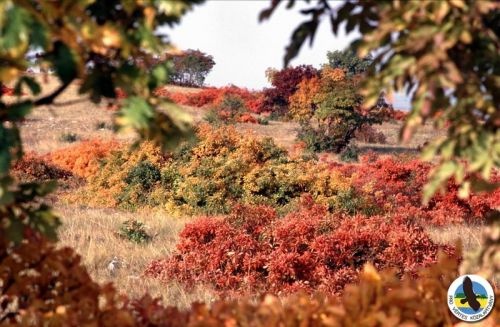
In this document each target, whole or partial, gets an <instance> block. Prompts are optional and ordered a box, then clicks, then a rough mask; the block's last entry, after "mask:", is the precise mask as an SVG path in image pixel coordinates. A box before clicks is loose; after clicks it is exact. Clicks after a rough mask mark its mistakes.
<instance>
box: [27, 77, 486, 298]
mask: <svg viewBox="0 0 500 327" xmlns="http://www.w3.org/2000/svg"><path fill="white" fill-rule="evenodd" d="M57 85H58V82H57V81H55V80H54V79H51V78H50V79H49V81H48V84H44V85H43V89H44V92H46V93H49V92H50V90H52V89H54V88H55V87H57ZM78 87H79V85H78V84H77V83H75V84H74V85H71V86H70V87H69V88H68V89H67V90H66V91H65V92H64V93H63V94H62V95H61V96H60V97H59V98H58V99H57V102H56V104H55V105H52V106H44V107H40V108H36V109H35V110H34V111H33V112H32V113H31V114H30V116H29V117H28V119H27V121H26V122H25V123H23V126H22V128H21V133H22V137H23V140H24V144H25V148H26V149H27V150H28V151H30V150H31V151H36V152H38V153H45V152H48V151H52V150H55V149H58V148H61V147H66V146H67V145H68V144H67V143H65V142H62V141H60V140H59V138H60V136H61V134H63V133H75V134H77V135H78V136H79V137H80V138H81V139H89V138H99V139H109V138H113V137H118V138H120V139H124V140H130V139H132V138H133V137H134V136H133V135H130V134H128V135H121V136H115V135H113V133H112V132H111V131H110V130H108V129H98V128H97V125H98V123H101V122H102V123H105V124H106V125H107V126H110V125H111V124H112V119H113V112H112V111H109V110H107V109H106V105H107V103H103V104H100V105H96V104H93V103H91V102H90V101H88V100H87V99H85V98H83V97H82V96H81V95H79V94H78ZM168 88H169V89H170V90H171V91H174V92H175V91H182V92H198V91H199V89H187V88H180V87H176V86H172V87H168ZM185 110H186V111H187V112H189V113H190V114H192V116H193V118H194V121H195V122H198V121H201V120H203V117H204V115H205V110H203V109H199V108H192V107H185ZM298 127H299V126H298V124H296V123H293V122H276V121H271V122H270V123H269V125H257V124H238V127H237V128H238V130H240V131H242V132H246V133H254V134H255V135H257V136H259V137H272V138H273V139H274V140H275V142H276V143H277V144H278V145H280V146H283V147H285V148H288V149H290V148H291V147H292V146H293V144H294V143H295V142H296V140H295V138H296V135H297V131H298ZM374 127H375V129H377V130H380V131H382V132H383V133H384V134H385V136H386V138H387V144H383V145H372V144H363V143H359V144H358V145H359V147H360V148H361V150H362V151H367V150H374V151H376V152H381V153H401V152H404V153H416V149H417V147H418V146H419V145H421V144H422V143H424V142H425V141H426V140H429V139H432V138H434V137H436V136H437V135H438V134H440V132H439V131H435V130H434V129H433V128H432V126H430V125H426V126H424V127H423V128H421V129H420V130H419V131H418V132H417V134H416V135H415V136H414V138H413V139H412V140H411V141H410V142H409V143H408V144H405V145H401V144H399V142H398V134H399V129H400V127H401V123H384V124H382V125H376V126H374ZM56 208H57V210H58V211H59V213H60V216H61V217H63V223H64V224H63V227H62V228H61V229H60V240H61V241H60V245H61V246H70V247H72V248H74V249H76V251H77V252H78V253H79V254H80V255H81V256H82V261H83V263H84V264H85V266H86V267H87V268H88V270H89V272H90V274H91V275H92V277H93V278H94V279H95V280H96V281H98V282H100V283H105V282H110V281H113V282H114V284H115V285H116V287H117V288H118V290H119V291H122V292H124V293H127V294H128V295H129V296H132V297H138V296H141V295H143V294H145V293H146V292H148V293H149V294H151V295H153V296H159V297H161V298H162V299H163V301H164V303H165V304H167V305H175V306H178V307H186V306H189V304H190V303H192V302H193V301H196V300H201V301H206V302H208V301H211V300H213V299H214V295H213V293H211V292H210V291H209V289H208V288H206V287H203V286H199V287H197V288H195V290H194V291H192V292H187V291H186V290H184V289H183V288H182V287H181V286H180V285H179V284H177V283H171V284H169V285H163V284H160V283H159V282H158V281H156V280H153V279H150V278H145V277H143V276H142V272H143V271H144V268H145V267H146V265H147V264H148V263H149V262H151V261H152V260H154V259H158V258H164V257H165V256H167V255H169V254H170V253H171V252H172V251H173V249H174V248H175V244H176V241H177V238H178V233H179V231H180V230H181V229H182V228H183V226H184V224H185V221H186V220H179V219H172V218H170V217H167V216H166V215H165V214H162V213H160V212H137V213H129V212H122V211H119V210H115V209H93V208H79V207H76V206H69V205H63V204H61V203H56ZM131 218H135V219H137V220H139V221H142V222H144V223H145V224H146V226H147V228H148V229H149V231H150V232H151V234H153V235H155V236H154V238H153V240H152V241H151V242H150V243H149V244H146V245H138V244H135V243H132V242H130V241H128V240H124V239H121V238H119V237H117V236H116V232H117V231H118V228H119V226H120V224H121V223H122V222H123V221H125V220H127V219H131ZM479 231H480V227H477V226H465V225H461V226H448V227H445V228H432V229H429V233H430V234H431V236H432V238H433V240H434V241H436V242H438V243H441V244H453V243H454V241H455V239H457V238H461V239H462V242H463V244H464V248H465V250H466V251H470V250H472V249H474V248H476V247H477V245H478V243H479V240H478V239H477V235H479ZM114 256H116V257H118V258H119V260H120V261H121V263H122V266H121V268H120V269H118V272H117V274H116V275H115V276H111V275H110V274H109V272H108V271H107V265H108V263H109V262H110V261H111V260H112V259H113V257H114Z"/></svg>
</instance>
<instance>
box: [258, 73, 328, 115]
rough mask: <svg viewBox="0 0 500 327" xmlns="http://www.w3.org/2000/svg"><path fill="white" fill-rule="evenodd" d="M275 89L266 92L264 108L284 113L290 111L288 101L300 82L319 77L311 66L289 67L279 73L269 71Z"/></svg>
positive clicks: (268, 74)
mask: <svg viewBox="0 0 500 327" xmlns="http://www.w3.org/2000/svg"><path fill="white" fill-rule="evenodd" d="M267 71H268V73H267V76H268V78H269V79H270V80H271V84H272V85H273V87H271V88H268V89H265V90H264V101H263V104H262V105H263V107H264V109H266V110H267V111H273V112H281V113H284V111H286V110H287V109H288V104H289V101H288V99H289V98H290V96H292V95H293V94H294V93H295V91H297V89H298V87H299V84H300V82H302V81H303V80H305V79H309V78H313V77H315V76H318V75H319V72H318V70H317V69H316V68H314V67H313V66H311V65H301V66H297V67H288V68H285V69H282V70H279V71H275V70H271V69H268V70H267Z"/></svg>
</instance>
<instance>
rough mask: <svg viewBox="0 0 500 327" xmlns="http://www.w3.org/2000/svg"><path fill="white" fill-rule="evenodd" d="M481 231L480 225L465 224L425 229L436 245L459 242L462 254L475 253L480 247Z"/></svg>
mask: <svg viewBox="0 0 500 327" xmlns="http://www.w3.org/2000/svg"><path fill="white" fill-rule="evenodd" d="M482 231H483V226H481V225H465V224H462V225H449V226H444V227H429V228H427V232H428V233H429V235H430V237H431V238H432V240H433V241H434V242H436V243H438V244H455V243H456V241H457V240H460V241H461V242H462V250H463V252H464V253H471V252H475V251H476V250H477V249H478V248H479V247H480V245H481V234H482Z"/></svg>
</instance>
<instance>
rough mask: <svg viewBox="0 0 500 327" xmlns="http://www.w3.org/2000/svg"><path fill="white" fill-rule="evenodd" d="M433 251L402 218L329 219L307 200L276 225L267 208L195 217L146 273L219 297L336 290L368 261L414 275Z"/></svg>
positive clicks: (432, 257) (424, 236)
mask: <svg viewBox="0 0 500 327" xmlns="http://www.w3.org/2000/svg"><path fill="white" fill-rule="evenodd" d="M437 251H438V246H437V245H436V244H434V243H433V242H432V241H431V239H430V238H429V237H428V235H427V234H425V232H424V231H423V229H422V228H420V227H418V226H417V225H412V224H408V222H407V220H401V219H400V220H397V219H392V218H391V217H390V216H384V217H382V216H374V217H365V216H355V217H344V216H339V215H336V216H335V215H330V214H328V213H327V210H326V208H324V207H322V206H317V205H314V204H312V203H311V199H310V197H309V198H306V201H305V203H303V204H302V207H301V209H300V210H299V211H297V212H295V213H292V214H289V215H287V216H285V217H284V218H280V219H278V217H277V215H276V213H275V211H274V210H273V209H271V208H268V207H265V206H260V207H248V206H237V207H235V210H234V211H233V213H232V214H231V215H229V216H226V217H204V218H200V219H198V220H197V221H195V222H193V223H190V224H188V225H186V227H185V229H184V230H183V231H182V233H181V235H180V241H179V243H178V245H177V251H176V253H174V255H172V256H171V257H170V258H167V259H164V260H157V261H154V262H152V263H151V264H150V265H149V266H148V268H147V270H146V272H145V273H146V274H147V275H150V276H154V277H156V278H160V279H162V280H164V281H168V280H172V279H176V280H179V281H180V282H182V283H184V284H185V285H186V286H189V285H193V284H194V283H209V284H211V285H213V287H214V288H215V289H216V290H217V291H219V292H221V293H226V292H235V293H239V294H250V293H253V294H255V292H275V293H291V292H295V291H297V290H305V291H308V292H312V291H314V290H318V289H319V290H323V291H328V292H339V291H341V290H342V289H343V287H344V286H345V285H346V283H349V282H352V281H354V280H355V279H356V275H357V272H358V271H359V270H360V269H361V268H362V266H363V265H364V264H365V263H366V262H368V261H369V262H372V263H373V264H374V265H375V266H376V267H377V268H386V267H393V268H396V269H397V270H398V271H399V272H400V273H403V272H410V273H414V272H415V270H416V268H417V267H418V266H422V265H427V264H429V263H431V262H433V261H435V259H436V254H437Z"/></svg>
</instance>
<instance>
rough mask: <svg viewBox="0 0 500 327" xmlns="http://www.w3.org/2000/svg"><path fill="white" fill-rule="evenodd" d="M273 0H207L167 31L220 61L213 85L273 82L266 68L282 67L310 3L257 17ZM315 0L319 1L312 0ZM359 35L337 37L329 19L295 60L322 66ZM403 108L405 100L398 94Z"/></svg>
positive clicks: (185, 46)
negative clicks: (331, 53) (328, 56)
mask: <svg viewBox="0 0 500 327" xmlns="http://www.w3.org/2000/svg"><path fill="white" fill-rule="evenodd" d="M269 3H270V1H269V0H233V1H228V0H226V1H225V0H208V1H207V2H205V3H204V4H202V5H199V6H195V7H194V9H193V10H192V11H190V12H188V13H187V14H186V15H185V16H183V17H182V21H181V23H180V25H178V26H175V27H174V28H173V29H169V30H168V31H167V33H168V35H169V36H170V39H171V41H172V42H173V43H174V44H175V45H176V46H177V47H178V48H179V49H182V50H185V49H199V50H201V51H203V52H205V53H207V54H210V55H212V56H213V57H214V60H215V66H214V68H213V69H212V71H211V72H210V73H209V74H208V76H207V79H206V81H205V83H206V84H207V85H210V86H224V85H228V84H234V85H237V86H240V87H247V88H250V89H261V88H263V87H267V86H269V83H268V82H267V79H266V76H265V71H266V69H267V68H268V67H274V68H280V69H281V68H282V67H283V56H284V54H285V47H286V45H288V42H289V39H290V36H291V34H292V32H293V30H294V29H295V27H297V26H298V24H299V23H300V22H302V21H304V20H306V19H307V18H308V17H306V16H304V15H302V14H300V13H299V9H301V8H304V7H309V6H310V5H307V4H306V3H305V2H301V1H297V3H296V5H295V7H294V8H292V9H291V10H287V9H285V6H286V3H282V4H280V6H279V7H278V9H277V10H276V11H275V12H274V14H273V15H272V16H271V18H270V19H269V20H266V21H264V22H262V23H259V22H258V16H259V13H260V11H261V10H263V9H265V8H267V7H268V6H269ZM313 3H314V2H313ZM354 37H356V35H354V34H353V33H351V34H350V35H348V36H346V35H345V34H344V33H341V34H339V35H338V36H335V35H333V34H332V32H331V27H330V22H329V21H328V19H325V20H324V21H323V22H322V23H321V24H320V27H319V28H318V30H317V32H316V37H315V40H314V44H313V47H312V48H310V47H309V44H308V43H307V44H304V46H303V47H302V49H301V51H300V53H299V56H298V57H297V58H295V59H294V60H292V62H291V65H292V66H297V65H300V64H310V65H313V66H314V67H316V68H319V67H320V66H321V64H324V63H326V61H327V59H326V53H327V52H328V51H333V50H342V49H344V48H345V47H347V46H348V45H349V43H350V41H351V40H352V39H353V38H354ZM395 102H396V103H395V105H397V107H398V108H405V107H407V105H406V103H405V102H406V101H405V100H404V99H402V98H401V97H400V96H396V98H395Z"/></svg>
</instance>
